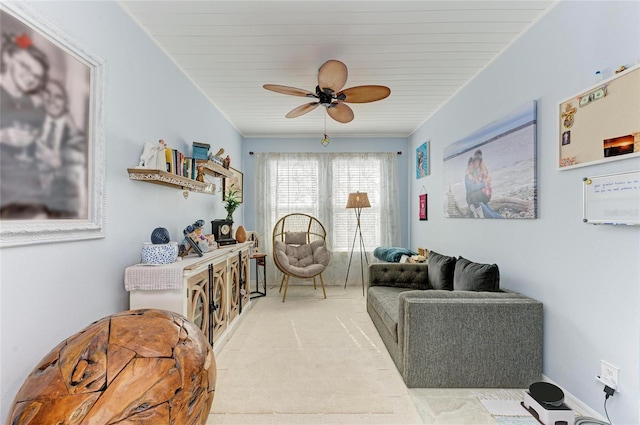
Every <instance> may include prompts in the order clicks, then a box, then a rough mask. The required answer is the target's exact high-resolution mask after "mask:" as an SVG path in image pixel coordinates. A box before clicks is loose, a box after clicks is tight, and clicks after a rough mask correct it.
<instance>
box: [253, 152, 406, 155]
mask: <svg viewBox="0 0 640 425" xmlns="http://www.w3.org/2000/svg"><path fill="white" fill-rule="evenodd" d="M347 153H364V152H347ZM396 153H397V154H398V155H402V151H398V152H396ZM249 155H255V152H254V151H249Z"/></svg>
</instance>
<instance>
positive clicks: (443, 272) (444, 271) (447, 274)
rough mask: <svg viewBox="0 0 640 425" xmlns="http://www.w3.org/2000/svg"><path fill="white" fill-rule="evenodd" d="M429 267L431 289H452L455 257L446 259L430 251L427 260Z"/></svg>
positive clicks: (444, 256)
mask: <svg viewBox="0 0 640 425" xmlns="http://www.w3.org/2000/svg"><path fill="white" fill-rule="evenodd" d="M427 264H428V266H429V269H428V272H427V273H428V275H429V284H430V285H431V287H432V288H433V289H446V290H448V291H451V290H452V289H453V272H454V267H455V265H456V257H448V256H446V255H442V254H438V253H437V252H434V251H431V252H430V253H429V259H428V260H427Z"/></svg>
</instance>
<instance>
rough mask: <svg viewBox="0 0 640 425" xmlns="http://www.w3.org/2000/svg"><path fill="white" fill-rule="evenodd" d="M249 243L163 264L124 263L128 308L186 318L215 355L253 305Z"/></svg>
mask: <svg viewBox="0 0 640 425" xmlns="http://www.w3.org/2000/svg"><path fill="white" fill-rule="evenodd" d="M251 244H252V242H245V243H239V244H236V245H229V246H225V247H223V248H218V249H216V250H214V251H212V252H208V253H204V255H203V256H202V257H197V256H195V257H191V256H188V257H185V258H183V259H182V260H181V261H177V262H175V263H173V264H167V265H164V266H147V265H142V264H137V265H134V266H130V267H127V269H126V270H125V288H126V289H127V291H129V303H130V308H131V309H132V310H134V309H139V308H159V309H164V310H170V311H174V312H176V313H179V314H181V315H183V316H185V317H186V318H187V319H188V320H189V321H191V322H193V323H195V324H196V325H197V326H198V327H199V328H200V329H201V330H202V332H203V333H204V334H205V336H206V337H207V340H208V341H209V343H210V344H211V345H212V346H213V349H214V352H216V354H217V353H218V352H219V350H220V348H222V346H223V345H224V343H225V342H226V340H228V339H229V337H230V335H231V331H232V329H233V328H234V327H235V326H236V325H237V323H238V319H239V317H240V316H241V315H242V314H243V312H245V311H246V310H247V309H248V308H250V307H251V298H250V290H249V282H250V267H249V261H250V258H249V248H250V247H251Z"/></svg>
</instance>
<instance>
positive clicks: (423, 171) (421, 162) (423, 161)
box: [416, 141, 429, 179]
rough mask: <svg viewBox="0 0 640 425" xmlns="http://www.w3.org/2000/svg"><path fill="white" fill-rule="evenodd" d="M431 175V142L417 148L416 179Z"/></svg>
mask: <svg viewBox="0 0 640 425" xmlns="http://www.w3.org/2000/svg"><path fill="white" fill-rule="evenodd" d="M428 175H429V142H428V141H427V142H424V143H423V144H421V145H420V146H418V147H417V148H416V179H421V178H423V177H426V176H428Z"/></svg>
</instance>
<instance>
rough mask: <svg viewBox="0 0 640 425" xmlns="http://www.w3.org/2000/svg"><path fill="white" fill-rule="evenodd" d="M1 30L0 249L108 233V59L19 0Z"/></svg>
mask: <svg viewBox="0 0 640 425" xmlns="http://www.w3.org/2000/svg"><path fill="white" fill-rule="evenodd" d="M0 28H1V34H0V36H1V38H0V49H1V51H2V59H1V64H0V65H1V66H0V93H1V94H0V100H1V105H0V247H6V246H17V245H28V244H36V243H49V242H62V241H71V240H81V239H94V238H101V237H104V235H105V233H104V232H105V223H104V211H103V210H104V196H105V193H104V186H105V181H104V174H105V154H104V151H105V146H104V143H105V141H104V140H105V137H104V124H103V93H102V92H103V83H104V62H103V61H102V60H100V59H99V58H97V57H96V56H94V55H93V54H91V53H89V52H88V51H86V50H84V49H83V48H82V47H80V45H79V44H78V43H77V42H76V41H75V40H71V39H70V38H69V37H68V36H66V35H65V34H64V33H63V32H61V31H60V30H59V29H58V28H57V27H56V26H55V23H53V22H50V21H48V20H47V19H45V18H44V17H42V16H39V15H37V14H36V13H34V11H32V10H30V9H29V8H28V6H27V5H24V4H21V3H18V2H12V3H2V4H1V5H0Z"/></svg>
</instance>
